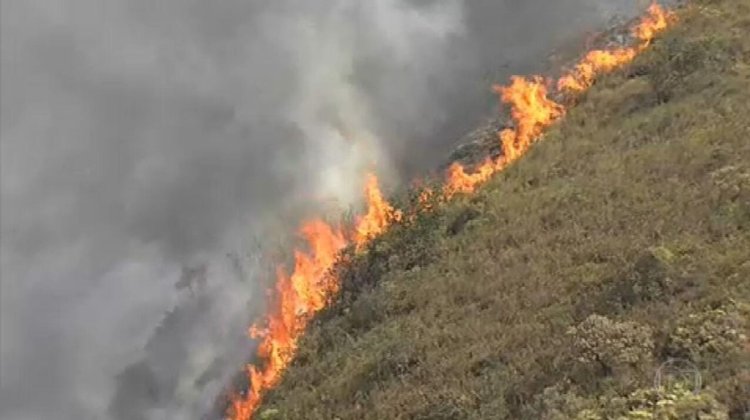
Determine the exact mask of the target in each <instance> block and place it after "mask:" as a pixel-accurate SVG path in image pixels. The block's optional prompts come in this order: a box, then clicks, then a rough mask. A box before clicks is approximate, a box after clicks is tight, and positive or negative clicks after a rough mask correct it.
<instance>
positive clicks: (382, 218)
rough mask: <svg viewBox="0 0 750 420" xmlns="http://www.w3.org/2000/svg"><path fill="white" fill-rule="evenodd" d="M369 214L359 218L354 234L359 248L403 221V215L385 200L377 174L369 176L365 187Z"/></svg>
mask: <svg viewBox="0 0 750 420" xmlns="http://www.w3.org/2000/svg"><path fill="white" fill-rule="evenodd" d="M365 198H366V200H367V213H366V214H365V215H364V216H361V217H358V218H357V223H356V226H355V228H354V229H355V232H354V235H355V237H354V243H355V244H356V245H357V247H358V248H361V247H362V246H364V245H365V244H366V243H367V242H368V241H369V240H370V239H372V238H373V237H375V236H378V235H380V234H381V233H383V232H384V231H385V230H386V228H388V226H390V225H391V223H393V222H398V221H400V220H401V217H402V213H401V211H400V210H395V209H394V208H393V206H391V205H390V204H389V203H388V202H387V201H386V200H385V199H384V198H383V193H382V192H381V191H380V187H379V186H378V178H377V176H375V174H369V175H367V184H366V185H365Z"/></svg>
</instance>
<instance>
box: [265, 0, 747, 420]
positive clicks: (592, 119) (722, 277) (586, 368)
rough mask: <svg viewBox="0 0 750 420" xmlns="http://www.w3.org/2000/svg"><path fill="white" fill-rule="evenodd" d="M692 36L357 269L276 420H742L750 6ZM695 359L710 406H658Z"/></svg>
mask: <svg viewBox="0 0 750 420" xmlns="http://www.w3.org/2000/svg"><path fill="white" fill-rule="evenodd" d="M680 20H681V22H680V24H679V25H678V26H676V27H675V28H674V29H672V30H671V31H669V32H668V33H667V34H665V35H664V36H663V37H661V38H660V39H658V40H657V41H655V43H654V45H653V46H652V47H651V48H650V49H649V50H648V51H647V52H645V53H644V54H643V55H642V56H640V57H638V58H637V59H636V61H635V62H634V63H633V64H632V65H631V66H629V67H628V68H626V69H623V70H622V71H620V72H618V73H616V74H612V75H609V76H607V77H604V78H602V79H601V80H600V81H599V82H598V83H597V84H596V85H595V86H594V87H593V88H592V89H591V90H590V91H589V92H588V93H587V94H585V96H584V97H582V98H580V99H579V100H578V101H577V102H578V103H577V104H576V105H575V106H573V107H572V108H571V109H570V110H569V113H568V115H567V116H566V118H565V119H564V121H563V122H561V123H560V124H559V125H557V126H555V127H554V128H553V129H552V130H550V132H549V133H548V134H547V135H546V136H545V139H544V140H543V141H542V142H541V143H539V144H538V145H537V146H535V147H534V149H533V150H532V151H531V152H530V153H529V154H528V155H527V156H526V157H524V158H523V159H521V160H520V161H519V162H518V163H517V164H515V165H514V166H513V167H511V168H509V169H508V170H506V171H505V172H503V173H501V174H499V175H498V176H496V177H495V178H494V179H493V180H492V181H491V182H490V183H489V184H488V185H486V186H485V187H483V188H482V189H481V190H480V191H479V192H478V193H476V194H474V195H472V196H465V197H460V198H458V199H456V200H454V201H453V202H451V203H449V204H448V205H446V206H444V207H441V208H440V209H439V210H438V211H436V212H434V213H431V214H426V215H422V216H421V218H420V219H419V220H418V222H417V223H415V224H413V225H411V226H399V227H396V228H395V229H393V230H392V231H390V232H389V233H387V234H386V235H385V236H384V237H382V238H379V239H378V240H376V241H375V242H374V243H373V244H372V245H371V247H370V248H369V249H368V250H367V251H366V252H365V253H364V254H362V255H357V256H353V255H349V256H348V257H347V262H346V264H342V265H341V266H340V267H339V268H338V274H339V276H341V278H342V279H343V282H344V285H343V291H342V293H341V295H340V297H339V298H338V300H337V302H335V303H334V304H333V305H332V307H331V308H330V309H329V310H327V311H326V312H325V313H323V314H321V316H320V317H319V318H318V319H317V320H316V321H315V323H314V324H313V325H312V326H311V328H310V331H309V333H308V334H307V335H306V337H305V338H304V339H303V341H302V343H301V347H300V350H299V356H298V358H297V359H296V361H295V362H294V364H293V365H292V366H291V367H290V369H289V370H288V371H287V372H286V374H285V376H284V378H283V380H282V383H281V384H280V386H279V387H278V388H276V389H275V390H273V391H271V392H270V393H269V394H268V395H267V396H266V398H265V400H264V404H263V406H262V407H261V410H260V414H261V416H262V417H267V418H274V419H277V418H278V419H335V418H340V419H480V418H481V419H515V418H546V419H564V418H592V419H593V418H617V417H618V416H619V417H621V418H644V417H638V415H644V414H643V413H646V414H645V415H647V416H651V417H653V418H685V417H688V416H691V415H694V414H695V413H698V412H700V413H703V414H702V416H703V417H700V418H726V417H725V416H727V415H728V416H730V418H737V419H739V418H743V413H744V412H745V410H746V409H750V406H746V403H747V401H750V372H749V371H748V366H750V358H749V357H748V354H749V353H750V342H749V341H748V336H750V331H749V329H750V325H749V324H750V322H748V320H749V319H750V37H748V35H749V34H750V1H748V0H714V1H708V0H703V1H696V2H693V3H692V4H691V6H689V7H686V8H684V9H682V10H681V11H680ZM675 357H676V358H681V359H684V360H689V361H691V363H693V364H694V365H695V367H696V369H697V370H698V371H699V372H700V374H701V376H702V389H701V390H700V393H698V394H697V395H693V394H692V393H690V392H682V391H679V390H678V391H674V392H673V393H672V394H658V393H657V392H655V391H654V390H652V387H653V384H654V377H655V374H656V372H657V370H658V368H659V366H660V365H661V364H662V363H664V362H665V361H667V360H669V358H675ZM665 392H666V391H665ZM670 398H671V400H670ZM658 400H661V401H667V400H670V401H672V403H671V404H669V405H665V404H664V403H662V405H660V406H659V407H660V408H658V409H656V408H654V407H656V405H655V403H656V401H658ZM639 413H640V414H639ZM657 413H658V414H657ZM723 416H724V417H723ZM651 417H645V418H651Z"/></svg>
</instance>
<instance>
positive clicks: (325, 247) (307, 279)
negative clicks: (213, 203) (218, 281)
mask: <svg viewBox="0 0 750 420" xmlns="http://www.w3.org/2000/svg"><path fill="white" fill-rule="evenodd" d="M300 233H301V235H302V236H303V237H304V238H305V240H306V242H307V244H308V246H309V248H310V249H309V251H307V252H304V251H300V250H297V251H295V253H294V261H295V263H294V271H293V273H292V275H291V276H289V275H287V274H286V273H285V272H284V270H283V269H279V270H278V275H277V282H276V301H275V302H273V304H272V305H271V311H270V312H269V314H268V315H267V317H266V320H265V321H266V326H265V327H261V326H259V325H257V324H256V325H253V326H252V327H250V336H251V337H252V338H260V339H261V342H260V345H259V347H258V356H259V358H260V359H261V360H262V361H263V362H264V363H263V365H262V366H261V367H258V366H255V365H249V366H248V367H247V371H248V377H249V379H250V390H249V391H248V393H247V396H245V397H242V396H235V398H234V399H233V401H232V408H231V417H232V419H235V420H246V419H249V418H250V416H251V415H252V413H253V412H254V411H255V410H256V408H257V407H258V404H259V403H260V400H261V397H262V395H263V393H264V392H265V391H266V390H267V389H269V388H272V387H273V386H275V385H276V384H277V383H278V381H279V379H280V377H281V373H282V372H283V371H284V369H285V368H286V367H287V366H288V365H289V363H290V362H291V361H292V358H293V357H294V354H295V351H296V350H297V343H298V341H299V339H300V337H301V336H302V333H303V332H304V331H305V328H306V327H307V324H308V323H309V322H310V320H311V319H312V317H313V315H315V313H316V312H318V311H319V310H321V309H323V308H324V307H325V305H326V303H327V301H328V299H330V297H331V296H333V295H334V294H335V293H336V292H337V291H338V281H337V280H336V279H335V278H333V277H332V276H331V275H330V274H329V270H330V269H331V267H333V264H334V263H335V262H336V258H337V256H338V254H339V252H340V251H341V250H342V249H343V248H344V247H345V246H346V245H347V241H346V239H345V237H344V234H343V232H341V231H340V230H339V229H337V228H334V227H333V226H331V225H329V224H327V223H325V222H323V221H322V220H313V221H310V222H307V223H305V224H304V225H303V226H302V228H301V232H300Z"/></svg>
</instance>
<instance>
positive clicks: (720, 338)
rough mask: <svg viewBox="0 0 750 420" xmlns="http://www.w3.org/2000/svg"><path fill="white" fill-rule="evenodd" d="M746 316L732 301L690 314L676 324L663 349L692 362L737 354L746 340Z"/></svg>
mask: <svg viewBox="0 0 750 420" xmlns="http://www.w3.org/2000/svg"><path fill="white" fill-rule="evenodd" d="M743 312H744V313H743ZM747 315H748V314H747V312H746V311H742V310H741V308H740V306H739V305H737V304H736V303H735V302H729V303H727V304H724V305H722V306H720V307H718V308H715V309H707V310H704V311H701V312H698V313H691V314H689V315H687V316H685V317H683V318H681V319H680V320H679V321H678V324H677V327H676V328H675V329H674V331H673V332H672V333H671V334H670V336H669V343H668V347H667V349H668V351H669V353H670V354H671V355H674V356H678V357H685V358H689V359H691V360H694V361H696V362H704V361H706V360H707V359H709V358H713V357H716V356H727V355H730V354H733V353H737V352H741V351H743V345H744V344H745V342H746V341H747V336H746V329H747Z"/></svg>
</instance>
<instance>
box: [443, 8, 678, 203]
mask: <svg viewBox="0 0 750 420" xmlns="http://www.w3.org/2000/svg"><path fill="white" fill-rule="evenodd" d="M673 18H674V16H673V15H672V14H671V13H669V12H667V11H665V10H664V9H663V8H662V7H661V6H659V5H658V4H656V3H653V4H651V6H650V7H649V8H648V10H647V12H646V15H645V16H643V17H642V18H641V19H640V20H639V22H638V23H637V24H636V25H635V26H634V27H633V28H631V33H632V34H633V36H634V37H635V38H636V39H637V40H638V41H639V43H638V44H637V45H635V46H632V47H618V48H613V49H609V50H594V51H590V52H589V53H588V54H586V55H585V56H584V57H583V59H582V60H581V61H580V62H579V63H578V64H577V65H576V66H575V67H573V69H572V70H571V71H570V72H569V73H568V74H565V75H563V76H562V77H561V78H560V79H559V80H558V81H557V83H556V87H557V90H558V91H562V92H573V93H576V92H581V91H584V90H586V89H588V88H589V87H591V85H593V83H594V80H595V79H596V77H597V76H599V75H601V74H603V73H608V72H611V71H613V70H615V69H617V68H620V67H622V66H623V65H625V64H627V63H629V62H631V61H632V60H633V59H634V58H635V56H636V55H637V54H638V53H639V52H640V51H642V50H643V49H644V48H646V47H647V46H648V45H650V43H651V41H652V40H653V39H654V37H655V36H656V34H658V33H659V32H661V31H663V30H664V29H666V28H667V26H668V25H669V23H670V21H671V20H673ZM547 86H548V83H547V82H546V81H545V80H544V79H543V78H541V77H540V76H533V77H531V78H523V77H518V76H514V77H513V78H511V84H510V85H509V86H494V87H493V90H494V91H495V92H496V93H498V94H499V95H500V99H501V101H502V102H503V103H505V104H507V105H509V106H510V108H511V117H512V118H513V122H514V123H515V128H512V129H505V130H503V131H501V132H500V134H499V136H500V145H501V147H502V152H503V153H502V155H501V156H500V157H499V158H497V159H495V160H492V159H487V160H485V161H484V162H483V163H481V164H480V165H479V166H477V167H476V168H475V169H474V171H473V172H472V173H467V172H466V169H465V168H464V167H463V166H462V165H461V164H459V163H454V164H453V165H452V166H451V167H450V168H449V169H448V173H447V174H446V185H445V195H446V196H447V197H451V196H453V195H454V194H456V193H470V192H472V191H474V190H475V189H476V188H477V187H478V186H479V185H481V184H483V183H485V182H486V181H487V180H488V179H489V178H490V177H491V176H492V175H493V174H494V173H496V172H499V171H502V170H503V169H504V168H505V167H506V166H507V165H509V164H510V163H512V162H514V161H516V160H517V159H518V158H520V157H521V156H523V155H524V154H525V153H526V152H527V151H528V150H529V148H530V147H531V145H532V144H533V143H534V142H536V141H538V140H539V138H540V136H541V135H542V134H543V133H544V131H545V129H547V128H548V127H549V126H550V125H552V124H553V123H555V122H556V121H557V120H559V119H560V118H561V117H562V116H563V115H564V114H565V109H564V107H563V106H562V105H561V104H558V103H556V102H555V101H553V100H552V99H550V97H549V91H548V87H547Z"/></svg>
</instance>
